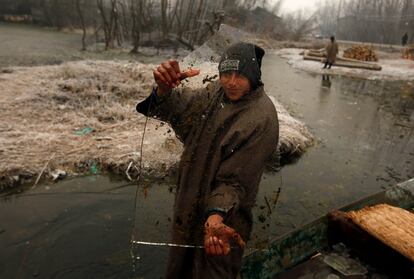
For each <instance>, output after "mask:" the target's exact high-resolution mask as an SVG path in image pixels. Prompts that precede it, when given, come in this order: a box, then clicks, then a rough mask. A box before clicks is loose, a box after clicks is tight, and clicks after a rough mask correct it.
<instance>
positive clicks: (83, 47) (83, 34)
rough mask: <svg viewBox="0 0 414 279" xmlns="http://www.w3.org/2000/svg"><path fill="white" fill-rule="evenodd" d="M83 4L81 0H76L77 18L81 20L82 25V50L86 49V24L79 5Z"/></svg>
mask: <svg viewBox="0 0 414 279" xmlns="http://www.w3.org/2000/svg"><path fill="white" fill-rule="evenodd" d="M82 4H83V2H82V0H76V10H77V12H78V15H79V20H80V22H81V27H82V50H83V51H85V50H86V24H85V18H84V16H83V13H82V8H81V5H82Z"/></svg>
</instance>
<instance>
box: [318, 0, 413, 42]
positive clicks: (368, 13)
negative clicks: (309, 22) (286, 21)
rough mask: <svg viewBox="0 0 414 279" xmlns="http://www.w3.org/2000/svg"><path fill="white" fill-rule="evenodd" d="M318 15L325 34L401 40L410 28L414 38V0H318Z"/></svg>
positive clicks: (365, 40)
mask: <svg viewBox="0 0 414 279" xmlns="http://www.w3.org/2000/svg"><path fill="white" fill-rule="evenodd" d="M318 18H319V22H320V30H321V33H322V34H324V35H326V36H329V35H334V34H336V35H337V37H338V38H339V39H343V40H351V41H363V42H373V43H385V44H399V43H400V42H401V37H402V36H403V34H405V32H407V33H408V34H409V36H410V41H411V42H412V43H413V42H414V1H413V0H336V1H332V0H324V1H321V2H320V4H319V9H318Z"/></svg>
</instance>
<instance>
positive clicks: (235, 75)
mask: <svg viewBox="0 0 414 279" xmlns="http://www.w3.org/2000/svg"><path fill="white" fill-rule="evenodd" d="M220 84H221V86H222V87H223V89H224V93H225V94H226V97H227V98H228V99H229V100H230V101H237V100H239V99H240V98H241V97H243V96H244V95H246V94H247V93H249V91H250V90H251V85H250V81H249V80H248V79H247V78H246V77H245V76H243V75H241V74H240V73H239V72H237V71H230V72H224V73H221V74H220Z"/></svg>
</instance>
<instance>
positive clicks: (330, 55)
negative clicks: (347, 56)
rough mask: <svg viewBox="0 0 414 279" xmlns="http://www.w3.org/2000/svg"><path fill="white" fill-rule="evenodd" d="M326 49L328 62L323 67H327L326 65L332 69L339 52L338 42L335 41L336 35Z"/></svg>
mask: <svg viewBox="0 0 414 279" xmlns="http://www.w3.org/2000/svg"><path fill="white" fill-rule="evenodd" d="M325 49H326V62H325V66H323V68H324V69H325V68H326V67H328V69H330V68H331V67H332V65H333V64H334V63H335V61H336V55H337V54H338V52H339V47H338V43H337V42H336V41H335V37H334V36H332V37H331V41H330V42H329V44H328V45H327V46H326V48H325Z"/></svg>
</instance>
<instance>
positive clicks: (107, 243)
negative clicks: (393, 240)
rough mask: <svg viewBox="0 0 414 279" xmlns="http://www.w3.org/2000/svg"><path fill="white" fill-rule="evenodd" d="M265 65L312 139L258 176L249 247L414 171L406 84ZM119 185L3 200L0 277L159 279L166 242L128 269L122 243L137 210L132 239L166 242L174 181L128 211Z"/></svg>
mask: <svg viewBox="0 0 414 279" xmlns="http://www.w3.org/2000/svg"><path fill="white" fill-rule="evenodd" d="M263 73H264V83H265V84H266V89H267V91H268V93H269V94H271V95H273V96H275V97H276V98H277V99H278V100H280V101H281V103H282V104H284V105H285V107H286V108H288V110H289V111H290V112H291V113H292V114H293V115H294V116H295V117H298V118H300V119H301V120H302V121H304V122H305V123H306V124H307V126H308V127H309V128H310V129H311V131H312V133H313V134H314V135H315V136H316V137H317V138H318V140H317V143H316V145H315V146H314V147H312V148H311V149H310V150H309V151H308V152H307V153H306V154H305V155H304V156H303V157H302V158H300V159H299V160H298V161H297V162H296V163H293V164H290V165H288V166H285V167H284V168H283V169H282V171H281V172H279V173H266V174H265V175H264V176H263V179H262V182H261V186H260V192H259V195H258V199H257V207H256V208H255V218H256V221H255V228H254V233H253V241H251V243H250V247H260V246H261V245H264V244H266V243H267V241H268V240H269V239H271V238H273V237H275V236H279V235H281V234H284V233H286V232H288V231H290V230H292V229H294V228H296V227H299V226H301V225H303V224H305V223H307V222H309V221H312V220H313V219H315V218H317V217H319V216H321V215H322V214H325V213H326V212H328V211H329V210H331V209H334V208H337V207H340V206H342V205H345V204H347V203H350V202H352V201H355V200H357V199H359V198H362V197H364V196H366V195H369V194H372V193H374V192H377V191H379V190H381V189H384V188H387V187H390V186H392V185H395V184H396V183H397V182H400V181H404V180H406V179H408V178H412V177H414V166H413V162H414V136H413V130H414V129H413V127H414V88H413V84H410V83H407V82H381V81H365V80H357V79H350V78H344V77H330V82H327V81H322V76H320V75H311V74H307V73H305V72H302V71H297V70H295V69H292V68H291V67H290V66H289V65H287V63H286V60H283V59H281V58H279V57H277V56H276V55H272V54H267V59H266V60H265V61H264V65H263ZM144 156H145V150H144ZM125 183H126V182H125V181H120V180H116V179H110V178H109V177H106V176H93V177H86V178H85V177H84V178H76V179H68V180H65V181H62V182H59V183H57V184H52V185H39V186H38V187H37V188H36V189H34V190H28V191H24V192H23V193H21V194H14V195H8V196H4V197H2V198H0V278H128V277H131V276H132V277H136V278H160V277H161V276H162V274H163V273H164V268H165V260H166V254H167V249H166V248H159V247H142V246H140V247H138V249H137V252H138V255H139V256H140V260H139V261H138V264H139V265H138V266H137V268H138V269H137V272H135V273H134V274H133V273H132V265H131V263H132V261H131V257H130V244H129V241H130V237H131V228H132V226H133V224H134V215H135V216H136V217H135V224H136V230H135V232H136V238H138V239H140V240H143V241H153V242H165V241H168V239H169V225H170V217H171V213H172V212H171V211H172V205H173V198H174V195H173V193H172V192H173V191H172V190H173V189H171V187H172V186H173V184H172V183H171V182H165V183H161V182H159V181H149V182H143V183H141V185H140V188H139V191H138V199H137V211H136V214H135V213H134V198H135V187H124V188H120V189H113V188H115V187H118V186H121V185H123V184H125ZM279 188H281V190H280V195H278V189H279ZM276 199H277V204H276V205H274V201H275V200H276Z"/></svg>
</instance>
